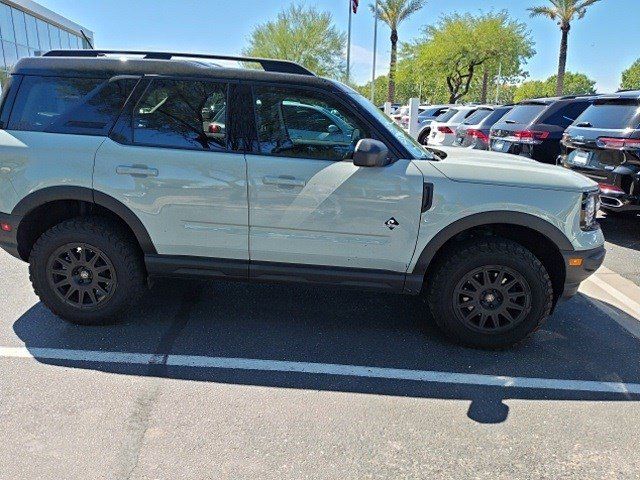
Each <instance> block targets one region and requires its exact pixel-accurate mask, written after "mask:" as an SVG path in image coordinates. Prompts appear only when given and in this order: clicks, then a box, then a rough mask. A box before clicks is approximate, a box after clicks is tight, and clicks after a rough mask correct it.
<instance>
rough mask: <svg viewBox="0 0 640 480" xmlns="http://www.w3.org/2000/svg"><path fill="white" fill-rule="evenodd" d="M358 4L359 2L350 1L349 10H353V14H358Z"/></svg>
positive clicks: (355, 0)
mask: <svg viewBox="0 0 640 480" xmlns="http://www.w3.org/2000/svg"><path fill="white" fill-rule="evenodd" d="M359 4H360V0H351V8H352V9H353V13H358V6H359Z"/></svg>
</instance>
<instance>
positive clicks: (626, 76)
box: [620, 58, 640, 90]
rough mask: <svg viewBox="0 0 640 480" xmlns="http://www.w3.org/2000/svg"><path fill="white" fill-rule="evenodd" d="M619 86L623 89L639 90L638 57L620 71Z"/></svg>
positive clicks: (639, 72) (639, 62) (639, 63)
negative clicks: (620, 80)
mask: <svg viewBox="0 0 640 480" xmlns="http://www.w3.org/2000/svg"><path fill="white" fill-rule="evenodd" d="M620 88H621V89H623V90H640V58H639V59H638V60H636V61H635V62H634V63H633V65H631V66H630V67H629V68H627V69H626V70H625V71H624V72H622V83H621V84H620Z"/></svg>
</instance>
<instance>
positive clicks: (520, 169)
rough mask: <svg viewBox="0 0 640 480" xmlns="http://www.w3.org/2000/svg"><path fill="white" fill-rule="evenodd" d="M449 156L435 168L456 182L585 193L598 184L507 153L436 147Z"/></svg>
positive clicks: (435, 164)
mask: <svg viewBox="0 0 640 480" xmlns="http://www.w3.org/2000/svg"><path fill="white" fill-rule="evenodd" d="M437 150H441V151H443V152H444V153H446V155H447V157H446V158H445V159H444V160H441V161H439V162H432V163H433V166H434V167H435V168H436V169H437V170H438V171H440V173H442V174H443V175H444V176H446V177H447V178H449V179H450V180H453V181H456V182H470V183H486V184H492V185H505V186H512V187H526V188H537V189H540V188H542V189H548V190H568V191H585V190H591V189H594V188H597V186H598V185H597V183H595V182H594V181H592V180H590V179H588V178H587V177H585V176H583V175H580V174H579V173H576V172H573V171H571V170H568V169H566V168H563V167H557V166H555V165H549V164H546V163H540V162H536V161H535V160H531V159H528V158H525V157H519V156H516V155H509V154H506V153H497V152H487V151H482V150H468V149H461V148H446V147H442V148H437Z"/></svg>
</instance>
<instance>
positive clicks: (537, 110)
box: [502, 104, 547, 124]
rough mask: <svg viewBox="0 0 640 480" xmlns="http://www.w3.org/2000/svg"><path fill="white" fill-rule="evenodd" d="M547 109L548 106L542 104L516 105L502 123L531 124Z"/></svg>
mask: <svg viewBox="0 0 640 480" xmlns="http://www.w3.org/2000/svg"><path fill="white" fill-rule="evenodd" d="M546 108H547V105H541V104H524V105H516V106H515V107H513V110H511V111H510V112H509V113H507V114H506V115H505V116H504V117H503V118H502V122H507V123H519V124H527V123H531V122H532V121H533V120H534V119H535V118H536V117H537V116H538V115H540V114H541V113H542V112H543V111H544V110H545V109H546Z"/></svg>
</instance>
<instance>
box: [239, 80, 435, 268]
mask: <svg viewBox="0 0 640 480" xmlns="http://www.w3.org/2000/svg"><path fill="white" fill-rule="evenodd" d="M253 102H254V108H255V113H256V115H255V117H256V119H257V122H258V125H257V130H258V144H259V151H258V152H254V153H252V154H247V156H246V157H247V169H248V178H249V205H250V209H249V223H250V234H249V250H250V257H251V261H252V263H253V262H277V263H285V264H301V265H319V266H325V265H326V266H331V267H351V268H358V269H375V270H385V271H391V272H401V273H404V272H406V270H407V267H408V265H409V262H410V261H411V256H412V255H413V250H414V247H415V244H416V239H417V235H418V225H419V220H420V209H421V208H420V207H421V201H422V190H423V178H422V174H421V173H420V171H419V170H418V169H417V168H416V167H415V166H414V165H413V164H412V163H411V162H410V161H409V160H397V161H396V162H394V163H392V164H391V165H389V166H387V167H384V168H368V167H357V166H355V165H354V164H353V161H352V160H351V156H352V153H353V150H354V148H355V145H356V144H357V142H358V140H360V139H362V138H367V137H371V136H372V132H371V130H370V127H369V126H368V125H367V124H366V122H364V121H363V120H361V119H359V117H357V115H355V114H354V113H353V112H352V111H351V110H350V108H348V107H346V106H345V105H344V104H342V103H340V102H338V101H337V100H336V99H334V98H333V97H332V96H329V95H326V94H323V93H319V92H316V91H311V90H305V89H298V88H293V87H292V88H288V87H270V86H259V85H256V86H254V99H253Z"/></svg>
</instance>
